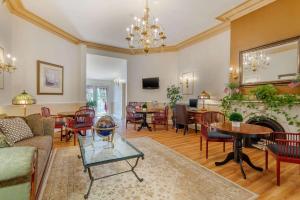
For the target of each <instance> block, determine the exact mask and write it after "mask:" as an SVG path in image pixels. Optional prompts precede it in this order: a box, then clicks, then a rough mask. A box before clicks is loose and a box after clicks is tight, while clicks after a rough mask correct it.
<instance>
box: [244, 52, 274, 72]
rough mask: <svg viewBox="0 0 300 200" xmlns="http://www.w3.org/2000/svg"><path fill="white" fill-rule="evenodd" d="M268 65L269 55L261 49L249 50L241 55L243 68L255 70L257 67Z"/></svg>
mask: <svg viewBox="0 0 300 200" xmlns="http://www.w3.org/2000/svg"><path fill="white" fill-rule="evenodd" d="M269 65H270V57H269V56H267V55H266V54H265V53H264V52H263V51H256V52H249V53H245V54H244V55H243V66H244V68H245V69H248V70H251V71H252V72H256V71H257V70H258V69H259V68H265V67H267V66H269Z"/></svg>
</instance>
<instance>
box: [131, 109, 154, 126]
mask: <svg viewBox="0 0 300 200" xmlns="http://www.w3.org/2000/svg"><path fill="white" fill-rule="evenodd" d="M156 112H159V110H154V109H147V110H136V111H135V113H138V114H142V115H143V118H142V123H141V126H140V127H139V128H138V130H137V131H140V130H141V129H142V128H144V127H145V128H148V130H149V131H152V128H151V127H150V126H149V124H148V123H147V114H153V113H156Z"/></svg>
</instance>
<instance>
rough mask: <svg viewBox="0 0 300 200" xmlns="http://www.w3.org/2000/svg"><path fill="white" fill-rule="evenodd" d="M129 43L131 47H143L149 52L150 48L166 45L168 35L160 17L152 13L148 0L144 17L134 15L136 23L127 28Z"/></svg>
mask: <svg viewBox="0 0 300 200" xmlns="http://www.w3.org/2000/svg"><path fill="white" fill-rule="evenodd" d="M126 31H127V37H126V40H127V41H128V45H129V48H130V49H135V48H142V49H143V50H144V52H145V53H148V52H149V50H150V48H156V47H165V46H166V44H165V41H166V39H167V36H166V34H165V32H164V30H163V28H162V26H161V25H160V24H159V23H158V18H154V17H153V16H152V15H151V12H150V9H149V6H148V0H146V6H145V9H144V16H143V17H142V18H138V17H134V24H131V26H130V27H128V28H126Z"/></svg>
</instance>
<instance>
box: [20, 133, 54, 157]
mask: <svg viewBox="0 0 300 200" xmlns="http://www.w3.org/2000/svg"><path fill="white" fill-rule="evenodd" d="M52 142H53V139H52V137H51V136H49V135H45V136H35V137H32V138H29V139H27V140H22V141H20V142H17V143H15V146H32V147H36V148H38V149H42V150H45V151H47V153H48V154H47V155H49V154H50V151H51V149H52Z"/></svg>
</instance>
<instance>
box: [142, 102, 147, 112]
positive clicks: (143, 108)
mask: <svg viewBox="0 0 300 200" xmlns="http://www.w3.org/2000/svg"><path fill="white" fill-rule="evenodd" d="M142 110H143V111H147V103H146V102H145V103H144V104H143V105H142Z"/></svg>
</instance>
